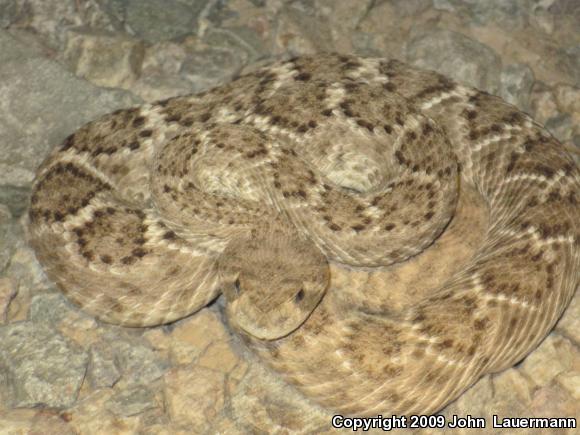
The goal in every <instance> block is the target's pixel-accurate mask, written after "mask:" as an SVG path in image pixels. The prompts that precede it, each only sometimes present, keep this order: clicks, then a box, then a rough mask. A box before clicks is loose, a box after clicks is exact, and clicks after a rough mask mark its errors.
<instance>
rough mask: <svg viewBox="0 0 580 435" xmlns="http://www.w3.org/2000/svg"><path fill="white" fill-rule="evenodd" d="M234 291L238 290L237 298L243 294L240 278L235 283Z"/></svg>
mask: <svg viewBox="0 0 580 435" xmlns="http://www.w3.org/2000/svg"><path fill="white" fill-rule="evenodd" d="M234 289H235V290H236V296H239V295H240V293H241V292H242V289H241V287H240V278H238V279H236V282H234Z"/></svg>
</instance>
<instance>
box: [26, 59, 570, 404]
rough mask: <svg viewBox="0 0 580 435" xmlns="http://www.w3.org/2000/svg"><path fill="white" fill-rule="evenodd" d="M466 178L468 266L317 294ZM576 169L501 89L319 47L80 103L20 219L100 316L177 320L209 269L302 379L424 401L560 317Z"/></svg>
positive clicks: (403, 252) (265, 351)
mask: <svg viewBox="0 0 580 435" xmlns="http://www.w3.org/2000/svg"><path fill="white" fill-rule="evenodd" d="M462 183H465V184H469V185H472V186H474V187H475V189H476V190H477V191H478V192H479V194H480V195H481V196H482V198H483V199H484V201H485V203H486V204H487V207H488V212H489V225H488V228H487V230H486V234H485V237H484V238H483V241H482V243H481V245H480V246H479V247H478V249H477V250H476V252H475V254H474V255H473V257H472V258H471V259H470V260H469V261H468V262H467V265H466V266H465V267H464V268H463V270H461V271H460V272H458V273H456V274H454V275H453V276H452V277H450V278H449V279H448V280H447V281H446V282H445V283H444V284H443V285H442V286H440V288H437V289H435V290H433V291H432V292H431V293H430V294H429V295H428V296H427V297H425V298H423V299H421V300H419V301H417V302H416V303H415V304H411V305H410V306H409V307H407V308H405V309H403V310H402V311H399V312H391V311H389V310H386V311H382V312H370V311H368V310H361V309H347V308H345V307H344V306H340V307H338V306H333V305H332V304H328V303H325V302H324V300H323V302H322V303H320V301H321V300H322V299H323V297H324V294H325V291H326V290H327V288H328V287H329V280H331V279H332V276H331V275H330V273H329V268H328V262H329V261H330V262H335V263H340V264H343V265H346V266H347V267H355V268H357V267H365V268H374V267H380V266H386V265H389V264H391V263H397V262H401V261H404V260H406V259H408V258H409V257H412V256H414V255H416V254H418V253H419V252H421V251H422V250H424V249H427V248H428V246H429V245H430V244H432V243H433V241H434V240H435V239H436V238H437V237H438V236H439V235H440V234H441V232H442V231H444V229H445V227H446V225H447V224H448V222H449V220H450V219H451V217H452V215H453V212H454V208H455V205H456V202H457V193H458V189H460V188H461V185H462ZM579 186H580V175H579V171H578V167H577V166H576V164H575V162H574V160H573V159H572V158H571V157H570V156H569V155H568V154H567V153H566V152H565V151H564V149H563V148H562V146H561V144H560V143H558V141H557V140H555V139H554V138H553V137H552V136H551V135H550V134H549V133H548V132H547V131H546V130H545V129H544V128H543V127H542V126H540V125H539V124H537V123H536V122H534V121H533V120H532V119H531V118H530V117H529V116H528V115H526V114H525V113H523V112H521V111H519V110H518V109H517V108H515V107H513V106H511V105H509V104H507V103H506V102H504V101H502V100H501V99H500V98H498V97H495V96H492V95H489V94H487V93H485V92H481V91H478V90H476V89H473V88H470V87H466V86H462V85H459V84H457V83H456V82H454V81H453V80H450V79H448V78H446V77H444V76H442V75H440V74H437V73H435V72H432V71H423V70H420V69H417V68H414V67H411V66H408V65H406V64H404V63H401V62H398V61H395V60H386V59H364V58H359V57H355V56H344V55H330V54H329V55H318V56H312V57H298V58H294V59H291V60H288V61H283V62H278V63H275V64H273V65H271V66H269V67H266V68H262V69H261V70H258V71H257V72H254V73H250V74H247V75H244V76H242V77H240V78H238V79H237V80H235V81H233V82H232V83H229V84H226V85H223V86H221V87H218V88H215V89H212V90H210V91H208V92H206V93H203V94H199V95H193V96H183V97H175V98H171V99H168V100H164V101H160V102H157V103H153V104H147V105H144V106H141V107H137V108H132V109H124V110H120V111H117V112H114V113H112V114H109V115H106V116H104V117H102V118H101V119H99V120H96V121H93V122H91V123H89V124H87V125H85V126H84V127H82V128H81V129H79V130H78V131H77V132H75V133H74V134H72V135H71V136H69V137H68V138H67V139H66V140H65V141H64V142H63V144H62V145H61V146H60V147H58V148H57V149H55V150H54V152H53V153H52V154H51V155H50V156H49V157H48V158H47V159H46V160H45V162H44V163H43V164H42V165H41V167H40V168H39V169H38V173H37V177H36V179H35V182H34V186H33V193H32V197H31V207H30V213H29V221H30V224H29V230H30V231H29V234H30V242H31V244H32V246H33V247H34V248H35V250H36V253H37V257H38V259H39V261H40V262H41V263H42V264H43V266H44V268H45V270H46V272H47V274H48V276H49V277H50V278H51V279H52V280H54V281H55V282H56V283H57V284H58V285H59V287H60V288H61V289H62V291H63V292H64V293H65V294H66V295H67V296H68V297H69V298H70V299H71V300H72V301H73V302H74V303H76V304H77V305H79V306H80V307H82V308H83V309H84V310H86V311H88V312H89V313H92V314H93V315H95V316H97V317H99V318H101V319H102V320H104V321H108V322H113V323H118V324H123V325H127V326H152V325H158V324H162V323H166V322H171V321H174V320H176V319H179V318H181V317H184V316H186V315H188V314H190V313H192V312H195V311H196V310H198V309H200V308H202V307H204V306H206V305H207V304H208V303H209V302H211V301H212V300H213V299H215V298H216V297H217V296H218V295H219V293H220V292H221V291H223V292H224V293H225V296H226V299H227V312H228V316H229V320H230V322H231V324H232V325H233V326H234V327H235V328H236V329H238V330H239V331H240V332H241V333H242V334H243V335H245V336H246V337H247V341H248V343H249V344H250V345H251V346H252V347H254V349H255V350H256V351H257V352H258V354H259V355H260V356H261V357H262V358H263V359H264V360H265V361H266V362H267V363H268V364H269V365H270V366H271V367H272V368H273V369H274V370H276V371H277V372H278V373H280V374H281V375H282V376H283V377H284V378H285V379H286V380H287V381H288V382H290V383H292V384H294V385H295V386H296V387H297V388H298V389H300V390H301V391H302V392H303V393H304V395H305V396H306V397H308V398H310V399H312V400H313V401H315V402H317V403H318V404H320V405H322V406H323V407H326V408H328V409H332V410H333V411H335V412H341V413H345V414H358V415H372V414H376V413H384V414H388V413H398V414H402V413H423V414H425V413H429V412H435V411H437V410H439V409H441V407H443V406H444V405H445V404H447V403H449V401H451V400H453V399H454V398H455V397H457V396H458V395H459V394H460V393H461V392H462V391H464V390H465V389H466V388H467V387H468V386H470V385H471V384H472V383H473V382H475V381H476V380H477V379H478V378H479V377H481V376H482V375H483V374H485V373H489V372H494V371H498V370H501V369H503V368H506V367H509V366H511V365H513V364H514V363H516V362H517V361H519V360H520V359H522V358H523V357H524V356H525V355H526V354H527V353H529V352H530V351H531V350H532V349H533V348H534V347H535V346H537V344H538V343H539V342H540V341H541V340H542V339H543V338H544V337H545V336H546V334H547V333H548V332H549V331H550V329H551V328H552V327H553V326H554V324H555V322H556V321H557V319H558V318H559V317H560V315H561V314H562V312H563V311H564V309H565V308H566V306H567V304H568V303H569V301H570V300H571V298H572V295H573V293H574V291H575V289H576V287H577V286H578V283H579V282H580V267H579V266H580V237H579V236H580V205H579V200H580V198H578V194H579V192H580V189H579Z"/></svg>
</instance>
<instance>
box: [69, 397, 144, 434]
mask: <svg viewBox="0 0 580 435" xmlns="http://www.w3.org/2000/svg"><path fill="white" fill-rule="evenodd" d="M117 394H118V392H116V391H115V390H113V389H111V388H103V389H100V390H96V391H95V392H93V393H91V394H90V395H88V396H86V397H84V398H83V400H82V401H79V402H78V403H77V404H76V405H75V406H74V407H71V408H69V409H67V411H66V415H67V417H68V419H69V425H70V426H71V427H72V428H73V430H74V431H75V433H76V434H85V433H86V434H112V435H121V434H134V433H140V431H139V426H140V423H141V416H140V415H139V414H138V415H132V416H121V415H116V414H114V413H112V412H110V411H109V410H108V409H107V407H108V406H110V404H111V403H112V402H111V401H112V400H113V397H115V396H116V395H117Z"/></svg>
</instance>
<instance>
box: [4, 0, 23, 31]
mask: <svg viewBox="0 0 580 435" xmlns="http://www.w3.org/2000/svg"><path fill="white" fill-rule="evenodd" d="M24 13H25V4H24V3H23V2H19V1H18V0H2V1H0V28H6V27H8V26H10V25H11V24H14V23H15V22H17V21H18V20H19V19H20V18H21V17H22V15H23V14H24Z"/></svg>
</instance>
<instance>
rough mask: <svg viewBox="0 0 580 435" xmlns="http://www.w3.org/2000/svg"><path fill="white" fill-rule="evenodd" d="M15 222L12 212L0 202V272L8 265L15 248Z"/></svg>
mask: <svg viewBox="0 0 580 435" xmlns="http://www.w3.org/2000/svg"><path fill="white" fill-rule="evenodd" d="M16 240H17V236H16V223H15V222H14V219H12V213H11V212H10V210H9V209H8V207H6V206H5V205H3V204H0V273H2V272H3V271H4V269H5V268H6V267H7V266H8V262H9V261H10V258H12V254H13V253H14V250H15V249H16Z"/></svg>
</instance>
